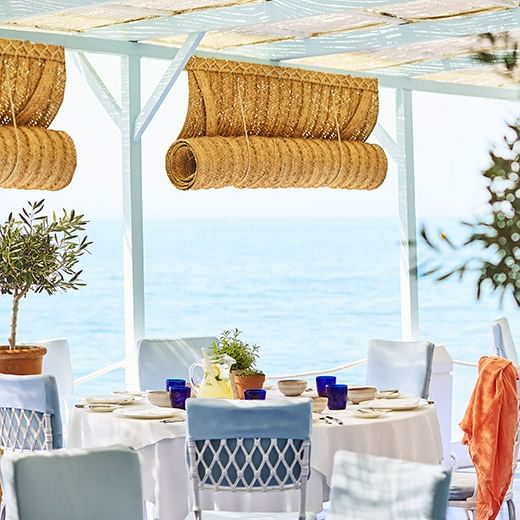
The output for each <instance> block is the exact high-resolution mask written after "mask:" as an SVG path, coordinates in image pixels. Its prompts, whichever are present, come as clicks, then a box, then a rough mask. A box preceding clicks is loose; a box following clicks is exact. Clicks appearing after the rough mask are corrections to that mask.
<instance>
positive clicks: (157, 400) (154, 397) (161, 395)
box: [146, 390, 172, 408]
mask: <svg viewBox="0 0 520 520" xmlns="http://www.w3.org/2000/svg"><path fill="white" fill-rule="evenodd" d="M146 393H147V395H148V400H149V401H150V403H152V404H153V405H154V406H161V407H162V408H171V407H172V404H171V402H170V392H167V391H166V390H150V391H149V392H146Z"/></svg>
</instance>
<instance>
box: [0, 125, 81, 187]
mask: <svg viewBox="0 0 520 520" xmlns="http://www.w3.org/2000/svg"><path fill="white" fill-rule="evenodd" d="M0 157H1V158H2V161H1V162H0V186H1V187H2V188H18V189H33V190H34V189H38V190H53V191H54V190H61V189H62V188H65V187H66V186H67V185H68V184H69V183H70V181H71V180H72V175H73V174H74V170H75V169H76V149H75V147H74V143H73V141H72V139H71V138H70V137H69V136H68V135H67V134H66V133H65V132H60V131H55V130H46V129H44V128H36V127H18V128H17V129H15V128H13V127H12V126H2V127H0Z"/></svg>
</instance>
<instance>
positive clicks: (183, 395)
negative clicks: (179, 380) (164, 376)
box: [170, 386, 191, 410]
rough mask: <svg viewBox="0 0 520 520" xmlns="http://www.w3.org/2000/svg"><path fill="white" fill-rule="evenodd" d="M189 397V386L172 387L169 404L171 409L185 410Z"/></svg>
mask: <svg viewBox="0 0 520 520" xmlns="http://www.w3.org/2000/svg"><path fill="white" fill-rule="evenodd" d="M188 397H191V388H190V387H189V386H172V387H171V388H170V403H171V405H172V408H181V409H182V410H186V399H188Z"/></svg>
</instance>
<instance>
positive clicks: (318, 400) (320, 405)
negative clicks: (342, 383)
mask: <svg viewBox="0 0 520 520" xmlns="http://www.w3.org/2000/svg"><path fill="white" fill-rule="evenodd" d="M311 399H312V411H313V413H321V412H323V410H325V408H327V403H328V399H327V398H326V397H319V396H317V397H311Z"/></svg>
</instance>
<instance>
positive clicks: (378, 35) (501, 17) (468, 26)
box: [230, 7, 520, 60]
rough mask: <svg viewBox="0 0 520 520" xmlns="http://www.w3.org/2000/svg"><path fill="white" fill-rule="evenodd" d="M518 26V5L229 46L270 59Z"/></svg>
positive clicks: (362, 48) (371, 48) (425, 40)
mask: <svg viewBox="0 0 520 520" xmlns="http://www.w3.org/2000/svg"><path fill="white" fill-rule="evenodd" d="M519 28H520V7H517V8H514V9H507V10H504V11H498V12H497V11H493V12H491V13H484V14H472V15H466V16H460V17H455V18H448V19H445V20H436V21H428V22H426V21H425V22H418V23H409V24H404V25H393V26H389V27H385V28H376V29H370V30H365V29H360V30H353V31H347V32H341V33H334V34H331V35H325V36H318V37H314V38H304V39H299V40H284V41H278V42H270V43H265V44H257V45H244V46H240V47H235V48H230V52H233V53H236V54H240V55H246V56H251V57H256V58H263V59H269V60H291V59H296V58H305V57H312V56H325V55H328V54H338V53H343V52H361V51H370V50H374V49H381V48H384V47H402V46H406V45H410V44H414V43H427V42H432V41H438V40H445V39H447V38H454V37H461V36H471V35H475V34H481V33H486V32H491V33H496V32H504V31H512V30H516V29H519Z"/></svg>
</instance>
